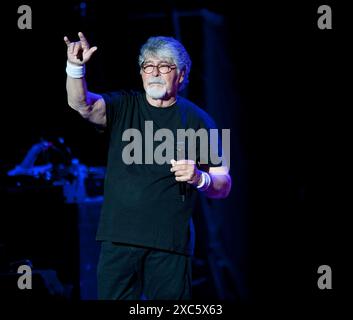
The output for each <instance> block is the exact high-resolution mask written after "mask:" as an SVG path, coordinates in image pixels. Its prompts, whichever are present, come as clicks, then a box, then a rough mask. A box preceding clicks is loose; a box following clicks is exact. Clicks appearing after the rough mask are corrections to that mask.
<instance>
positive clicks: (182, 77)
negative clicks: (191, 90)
mask: <svg viewBox="0 0 353 320" xmlns="http://www.w3.org/2000/svg"><path fill="white" fill-rule="evenodd" d="M184 77H185V70H181V72H180V78H179V83H182V82H183V81H184Z"/></svg>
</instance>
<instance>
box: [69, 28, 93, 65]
mask: <svg viewBox="0 0 353 320" xmlns="http://www.w3.org/2000/svg"><path fill="white" fill-rule="evenodd" d="M78 37H79V38H80V41H77V42H70V40H69V38H68V37H66V36H65V37H64V41H65V43H66V45H67V60H68V61H69V62H71V63H73V64H76V65H79V66H82V65H84V64H85V63H86V62H87V61H89V59H91V56H92V54H93V52H95V51H96V50H97V49H98V48H97V47H92V48H90V47H89V44H88V41H87V39H86V38H85V36H84V35H83V33H82V32H79V33H78Z"/></svg>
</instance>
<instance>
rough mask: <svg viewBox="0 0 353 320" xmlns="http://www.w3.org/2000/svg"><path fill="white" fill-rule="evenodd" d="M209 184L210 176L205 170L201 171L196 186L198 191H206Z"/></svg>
mask: <svg viewBox="0 0 353 320" xmlns="http://www.w3.org/2000/svg"><path fill="white" fill-rule="evenodd" d="M210 185H211V177H210V175H209V174H208V173H207V172H204V171H202V173H201V183H200V184H199V185H198V186H197V187H196V188H197V189H198V190H199V191H206V190H207V189H208V188H209V187H210Z"/></svg>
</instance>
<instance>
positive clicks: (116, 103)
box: [102, 92, 123, 132]
mask: <svg viewBox="0 0 353 320" xmlns="http://www.w3.org/2000/svg"><path fill="white" fill-rule="evenodd" d="M102 97H103V99H104V102H105V108H106V117H107V129H108V131H109V132H111V131H112V129H113V127H114V126H115V124H116V122H117V121H118V119H120V118H121V112H122V105H123V95H122V93H121V92H108V93H103V94H102Z"/></svg>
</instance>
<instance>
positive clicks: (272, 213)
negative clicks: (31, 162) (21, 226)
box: [0, 0, 351, 306]
mask: <svg viewBox="0 0 353 320" xmlns="http://www.w3.org/2000/svg"><path fill="white" fill-rule="evenodd" d="M119 3H121V4H119V5H118V4H117V3H114V4H113V2H108V1H94V0H91V1H86V5H87V7H86V10H82V8H80V1H71V2H59V1H57V2H51V3H50V4H49V3H46V4H44V3H40V2H33V1H31V2H27V3H26V4H28V5H31V8H32V12H33V29H32V30H19V29H18V28H17V19H18V16H19V15H18V14H17V8H18V6H19V5H20V4H22V3H19V2H16V1H15V2H14V3H12V4H11V5H7V6H6V8H4V10H2V13H1V15H2V19H1V25H2V30H4V31H3V33H2V40H1V41H2V45H1V47H2V49H1V56H2V57H1V61H2V66H1V74H2V84H1V87H2V112H1V119H2V121H1V123H2V124H1V126H0V141H1V156H0V168H1V170H2V173H4V172H6V171H7V170H9V169H11V168H13V167H14V166H15V165H16V164H18V163H19V162H20V161H21V160H22V159H23V157H24V155H25V153H26V151H27V150H28V149H29V148H30V146H31V145H32V144H34V143H36V142H38V141H39V139H40V138H44V139H49V140H50V139H52V138H54V137H57V136H62V137H64V138H65V141H66V143H67V144H68V145H69V146H70V147H71V149H72V150H73V152H74V155H75V156H76V157H78V158H79V159H80V161H81V162H82V163H85V164H87V165H92V166H103V165H105V161H106V155H105V153H106V140H105V137H104V134H99V133H98V132H97V131H96V130H95V129H94V128H93V127H92V126H90V125H89V124H88V123H86V122H85V121H84V120H82V119H81V118H80V117H79V116H78V115H77V114H76V113H75V112H74V111H73V110H71V109H70V108H69V107H68V106H67V103H66V92H65V77H66V74H65V64H66V55H65V54H66V46H65V44H64V42H63V37H64V35H67V36H68V37H69V38H70V39H71V40H76V39H77V32H78V31H82V32H84V34H85V35H86V37H87V38H88V40H89V42H90V43H91V45H97V46H98V51H97V52H96V53H95V54H94V57H93V58H92V61H90V63H89V66H87V79H88V84H89V89H90V90H91V91H94V92H103V91H109V90H116V89H124V88H136V89H138V88H141V86H140V78H139V74H138V72H139V69H138V66H137V55H138V50H139V47H140V45H141V44H142V43H143V42H144V41H145V40H146V39H147V38H148V37H149V36H151V35H168V36H174V37H178V38H179V39H180V40H181V41H182V43H183V44H184V45H185V47H186V48H187V50H188V51H189V53H190V55H191V58H192V60H193V66H192V70H191V74H190V85H189V87H188V89H187V91H186V92H184V95H186V96H187V97H188V98H189V99H190V100H192V101H194V102H195V103H196V104H198V105H199V106H200V107H202V108H204V109H205V110H206V111H207V112H209V113H210V114H211V115H212V116H213V117H214V118H215V119H216V121H217V123H218V125H219V127H221V128H231V130H232V131H231V132H232V135H231V141H232V154H231V174H232V177H233V190H232V193H231V195H230V197H229V198H228V199H227V200H224V201H216V203H215V204H212V205H213V208H214V212H215V215H214V216H213V219H215V220H216V222H215V223H216V224H217V225H218V226H220V229H221V230H220V234H221V235H220V238H221V240H222V243H223V246H224V248H225V251H226V254H227V256H228V257H229V259H230V261H231V265H232V268H233V271H234V272H235V274H236V282H237V287H236V292H235V296H236V299H238V300H237V301H245V302H250V303H262V302H269V303H279V302H281V303H282V302H284V303H291V304H292V303H294V304H295V305H296V304H298V305H302V304H315V303H318V304H319V305H325V306H327V305H329V304H330V303H333V302H337V301H342V299H343V298H344V297H345V296H344V294H343V290H344V289H347V288H348V284H347V282H348V278H349V272H348V271H347V270H349V268H348V265H347V263H348V262H347V257H348V256H349V252H350V251H351V250H350V251H348V248H347V247H348V246H347V243H348V230H347V229H348V224H347V222H346V221H347V218H348V216H349V213H350V212H349V210H348V209H347V207H346V206H345V205H344V201H343V199H344V198H345V194H346V193H347V192H346V191H344V189H343V182H344V181H345V180H346V179H347V178H346V171H345V169H344V162H345V161H346V160H345V159H347V158H346V156H345V155H344V153H345V152H344V150H346V149H347V148H348V146H349V145H347V144H346V140H347V137H348V135H347V132H346V131H347V128H348V127H347V123H346V121H347V120H348V119H347V117H346V111H347V109H348V106H349V104H348V101H347V100H346V99H345V95H347V92H348V80H347V79H348V77H350V76H351V74H350V73H348V56H349V55H348V46H349V45H348V43H349V41H348V39H349V36H348V35H350V37H351V33H350V34H349V32H348V30H349V29H348V27H349V22H348V20H347V9H346V8H343V7H342V6H340V5H338V4H337V3H336V2H335V3H334V2H333V1H330V2H326V3H319V2H309V1H306V2H303V3H297V2H296V3H289V4H279V3H274V2H271V3H268V2H266V3H262V4H258V3H253V2H251V3H250V2H246V1H235V2H234V4H232V5H233V7H232V8H230V5H229V4H226V3H225V2H224V1H201V0H198V1H153V2H147V1H136V0H135V1H129V2H128V3H127V2H119ZM321 4H328V5H330V6H331V8H332V12H333V30H319V29H318V28H317V19H318V16H319V15H318V13H317V8H318V7H319V6H320V5H321ZM175 12H179V13H180V12H183V13H184V15H182V17H181V18H180V20H179V27H180V29H176V25H175V24H173V14H174V13H175ZM1 211H2V210H1ZM322 264H327V265H330V266H331V268H332V272H333V290H331V291H330V290H324V291H321V290H319V289H318V288H317V284H316V283H317V279H318V276H319V275H318V274H317V269H318V267H319V266H320V265H322Z"/></svg>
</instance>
